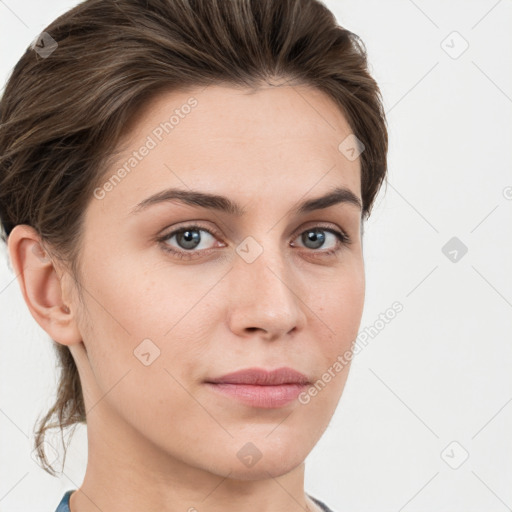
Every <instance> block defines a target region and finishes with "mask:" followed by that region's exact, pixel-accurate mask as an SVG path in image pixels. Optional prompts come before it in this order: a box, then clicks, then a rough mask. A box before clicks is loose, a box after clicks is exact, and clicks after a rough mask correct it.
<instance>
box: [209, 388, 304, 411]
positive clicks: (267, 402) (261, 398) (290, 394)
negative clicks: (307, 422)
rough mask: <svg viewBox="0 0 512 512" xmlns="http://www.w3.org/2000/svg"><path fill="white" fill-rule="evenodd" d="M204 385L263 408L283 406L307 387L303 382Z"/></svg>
mask: <svg viewBox="0 0 512 512" xmlns="http://www.w3.org/2000/svg"><path fill="white" fill-rule="evenodd" d="M206 385H207V386H208V387H210V388H211V389H214V390H215V391H217V392H219V393H222V394H223V395H227V396H230V397H231V398H234V399H236V400H238V401H240V402H242V403H244V404H247V405H250V406H252V407H261V408H264V409H275V408H278V407H284V406H285V405H287V404H289V403H290V402H293V400H295V399H296V398H297V397H298V396H299V395H300V393H301V392H302V391H304V390H305V389H306V388H307V385H304V384H281V385H279V386H254V385H250V384H226V383H219V384H214V383H211V382H206Z"/></svg>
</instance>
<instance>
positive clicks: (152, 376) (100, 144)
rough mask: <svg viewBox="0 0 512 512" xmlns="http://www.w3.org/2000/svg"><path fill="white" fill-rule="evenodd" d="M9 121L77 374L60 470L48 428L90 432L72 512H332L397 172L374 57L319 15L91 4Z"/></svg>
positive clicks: (33, 251) (56, 31)
mask: <svg viewBox="0 0 512 512" xmlns="http://www.w3.org/2000/svg"><path fill="white" fill-rule="evenodd" d="M0 112H1V125H0V154H1V156H0V184H1V188H0V219H1V222H2V229H3V240H4V241H6V243H7V244H8V249H9V259H10V262H11V263H12V266H13V269H14V272H15V273H16V275H17V279H18V283H19V285H20V288H21V291H22V294H23V297H24V299H25V301H26V304H27V306H28V308H29V310H30V312H31V314H32V315H33V316H34V318H35V320H36V321H37V322H38V323H39V325H40V326H41V327H42V328H43V329H44V330H45V331H46V332H47V333H48V335H49V336H50V337H51V339H52V340H53V343H54V346H55V349H56V352H57V355H58V358H59V362H60V364H61V368H62V372H61V375H60V382H59V387H58V395H57V400H56V403H55V404H54V406H53V407H52V408H51V409H50V411H48V413H47V415H46V416H45V417H44V418H43V419H42V421H41V422H40V423H39V425H38V426H37V431H36V438H35V446H36V447H37V450H38V454H39V457H40V461H41V463H42V466H43V468H44V469H45V470H46V471H48V472H49V473H50V474H53V475H55V470H54V468H53V467H52V466H51V464H50V463H49V462H48V460H47V458H46V454H45V450H44V440H45V433H46V431H47V430H48V429H49V428H52V427H55V426H58V427H59V428H60V429H61V431H62V430H63V429H64V428H66V427H70V426H76V425H77V424H79V423H86V424H87V433H88V462H87V469H86V474H85V478H84V481H83V483H82V485H81V486H80V488H79V489H70V490H69V491H68V492H67V493H66V494H65V495H64V497H63V498H62V500H61V503H60V504H59V507H58V509H57V510H58V511H59V512H63V511H69V510H70V511H71V512H88V511H92V510H101V511H103V512H107V511H108V512H118V511H121V510H122V511H124V512H125V511H131V510H133V511H135V510H162V511H164V510H165V511H175V510H187V511H189V512H193V511H198V512H203V511H208V512H213V511H218V510H219V511H220V510H222V511H223V512H229V511H231V510H237V511H240V510H244V511H253V510H254V511H291V510H297V511H299V510H301V509H302V510H306V511H311V512H313V511H315V512H318V511H320V510H323V511H328V510H330V509H329V508H328V506H327V505H325V504H324V503H323V502H322V501H321V500H319V499H318V498H315V497H313V496H311V495H309V494H308V493H306V492H305V490H304V460H305V458H306V456H307V455H308V453H309V452H310V451H311V450H312V448H313V447H314V446H315V444H316V443H317V442H318V440H319V439H320V437H321V435H322V433H323V432H324V431H325V429H326V428H327V425H328V423H329V421H330V419H331V418H332V416H333V414H334V411H335V409H336V406H337V403H338V401H339V399H340V396H341V393H342V391H343V388H344V386H345V382H346V379H347V374H348V369H349V361H350V359H351V358H350V357H349V356H350V354H351V349H352V345H353V341H354V340H355V338H356V336H357V331H358V328H359V323H360V319H361V315H362V310H363V303H364V289H365V279H364V262H363V254H362V235H363V222H364V221H365V220H366V219H367V218H368V217H369V215H370V212H371V208H372V205H373V203H374V199H375V197H376V195H377V193H378V191H379V189H380V186H381V184H382V183H383V181H384V179H385V177H386V169H387V166H386V155H387V131H386V121H385V116H384V113H383V108H382V104H381V96H380V91H379V88H378V86H377V84H376V83H375V81H374V80H373V78H372V77H371V76H370V74H369V72H368V70H367V60H366V53H365V49H364V45H363V44H362V42H361V41H360V40H359V39H358V38H357V36H356V35H355V34H353V33H351V32H349V31H348V30H346V29H344V28H342V27H340V26H339V25H337V23H336V20H335V18H334V16H333V15H332V13H331V12H330V11H329V10H328V9H327V8H326V7H325V6H324V5H323V4H322V3H320V2H318V1H316V0H278V1H276V0H236V1H235V0H233V1H222V2H220V1H219V0H195V1H187V0H150V1H137V0H117V1H114V0H87V1H85V2H83V3H81V4H79V5H78V6H77V7H75V8H74V9H72V10H70V11H69V12H67V13H65V14H64V15H63V16H61V17H59V18H58V19H57V20H55V21H54V22H53V23H52V24H51V25H49V26H48V27H47V28H46V29H45V31H44V32H43V33H42V34H41V36H40V37H39V38H38V39H37V40H36V41H35V42H34V44H33V45H32V47H31V48H29V49H27V51H26V53H25V54H24V55H23V57H22V58H21V59H20V61H19V62H18V64H17V66H16V67H15V69H14V71H13V73H12V75H11V77H10V79H9V81H8V83H7V86H6V88H5V92H4V94H3V97H2V100H1V103H0ZM342 355H343V357H342ZM342 360H343V363H342V362H341V361H342ZM54 417H55V418H56V420H57V421H56V423H53V424H52V423H50V420H51V419H52V418H54ZM63 466H64V463H63Z"/></svg>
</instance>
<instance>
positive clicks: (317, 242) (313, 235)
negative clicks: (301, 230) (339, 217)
mask: <svg viewBox="0 0 512 512" xmlns="http://www.w3.org/2000/svg"><path fill="white" fill-rule="evenodd" d="M306 233H307V234H306V240H303V241H304V244H305V245H307V243H306V241H308V242H313V245H314V247H312V248H313V249H318V248H319V247H321V246H322V245H323V243H324V241H325V235H324V234H323V232H322V231H317V230H310V231H307V232H306Z"/></svg>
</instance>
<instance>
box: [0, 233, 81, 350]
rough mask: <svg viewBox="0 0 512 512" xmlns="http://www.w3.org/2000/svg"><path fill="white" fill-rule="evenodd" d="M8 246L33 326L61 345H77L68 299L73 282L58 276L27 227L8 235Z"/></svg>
mask: <svg viewBox="0 0 512 512" xmlns="http://www.w3.org/2000/svg"><path fill="white" fill-rule="evenodd" d="M7 245H8V249H9V258H10V260H11V262H12V266H13V269H14V272H15V274H16V278H17V280H18V283H19V285H20V288H21V292H22V294H23V298H24V299H25V302H26V304H27V306H28V308H29V310H30V313H31V314H32V316H33V317H34V319H35V320H36V322H37V323H38V324H39V325H40V326H41V327H42V328H43V329H44V330H45V331H46V332H47V333H48V334H49V335H50V337H51V338H52V339H53V340H55V341H57V342H59V343H62V344H63V345H68V346H69V345H73V344H77V343H80V342H81V341H82V337H81V334H80V332H79V330H78V326H77V322H76V319H75V316H74V313H73V309H75V306H74V305H73V304H71V299H70V297H71V296H72V293H71V292H72V290H71V289H70V286H71V284H70V283H72V282H73V280H72V279H63V278H62V276H59V274H58V268H57V266H56V265H55V263H54V262H53V261H52V260H51V258H50V257H49V255H48V254H47V253H46V251H45V250H44V249H43V247H42V245H41V244H40V237H39V235H38V233H37V232H36V231H35V229H34V228H32V227H31V226H29V225H27V224H18V225H17V226H15V227H14V228H13V230H12V231H11V233H10V234H9V237H8V239H7ZM67 277H70V276H67ZM63 299H64V300H63Z"/></svg>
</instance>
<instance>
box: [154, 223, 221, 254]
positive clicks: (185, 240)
mask: <svg viewBox="0 0 512 512" xmlns="http://www.w3.org/2000/svg"><path fill="white" fill-rule="evenodd" d="M216 236H217V234H216V233H214V232H212V231H210V230H209V229H206V228H204V227H202V226H198V225H196V224H193V225H190V226H185V227H182V228H179V229H176V230H174V231H171V232H170V233H167V234H165V235H164V236H162V237H161V238H159V239H158V241H159V242H162V246H163V249H164V251H166V252H169V253H172V254H173V255H174V256H176V257H177V258H185V259H186V258H189V259H190V258H192V257H199V256H201V253H204V252H209V249H211V248H212V242H215V240H216V238H215V237H216ZM172 239H175V243H176V245H177V247H176V246H175V247H173V246H172V245H170V244H169V241H170V240H172ZM196 249H197V250H196Z"/></svg>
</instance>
